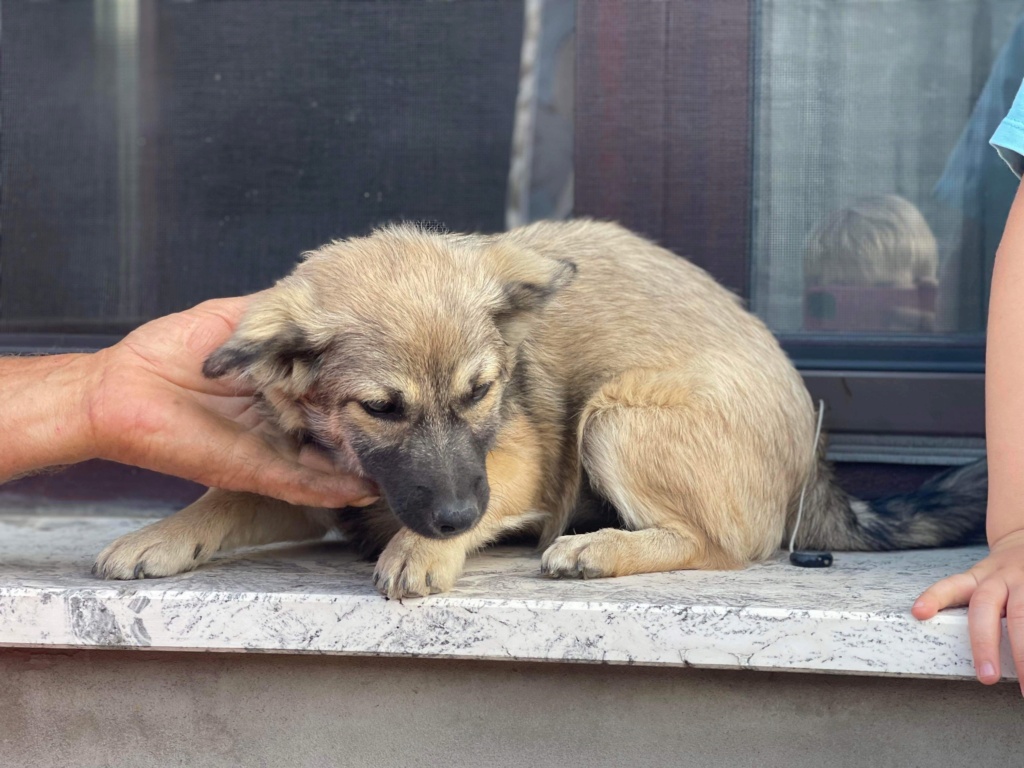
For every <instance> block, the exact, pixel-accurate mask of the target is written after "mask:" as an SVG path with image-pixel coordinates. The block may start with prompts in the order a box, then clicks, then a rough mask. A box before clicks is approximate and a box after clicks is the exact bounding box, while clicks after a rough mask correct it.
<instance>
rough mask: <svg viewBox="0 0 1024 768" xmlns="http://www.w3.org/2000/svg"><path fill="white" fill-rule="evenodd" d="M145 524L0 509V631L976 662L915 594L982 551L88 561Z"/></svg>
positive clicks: (734, 664)
mask: <svg viewBox="0 0 1024 768" xmlns="http://www.w3.org/2000/svg"><path fill="white" fill-rule="evenodd" d="M145 522H146V521H145V520H144V519H140V518H124V517H120V518H118V517H107V518H103V517H19V516H0V646H17V647H63V648H67V647H72V648H96V647H103V648H152V649H164V650H167V649H170V650H189V651H199V650H203V651H271V652H285V653H304V652H305V653H330V654H349V655H373V656H416V657H439V658H461V659H513V660H535V661H571V662H595V663H622V664H644V665H666V666H695V667H721V668H742V669H761V670H779V671H782V670H792V671H804V672H832V673H849V674H861V675H905V676H915V677H939V678H966V677H971V676H972V675H973V668H972V665H971V655H970V646H969V642H968V636H967V617H966V613H965V612H964V611H963V610H962V609H958V610H953V611H949V612H946V613H944V614H941V615H940V616H938V617H937V618H936V619H934V620H932V621H929V622H918V621H916V620H914V619H913V618H912V617H911V616H910V614H909V612H908V608H909V606H910V604H911V603H912V601H913V599H914V597H915V596H916V595H917V594H918V593H919V592H920V591H921V590H922V589H923V588H924V587H926V586H927V585H928V584H930V583H931V582H932V581H934V580H935V579H937V578H939V577H941V576H943V575H945V574H949V573H953V572H955V571H956V570H958V569H962V568H964V567H966V566H968V565H969V564H970V563H972V562H973V561H974V560H976V559H977V558H978V557H979V556H980V555H981V554H982V552H983V550H980V549H959V550H942V551H921V552H904V553H897V554H845V553H837V555H836V562H835V565H834V566H833V567H832V568H830V569H826V570H805V569H800V568H795V567H793V566H790V565H789V564H788V563H787V562H786V561H785V559H784V558H783V557H782V555H781V554H780V556H779V557H778V558H777V559H776V560H774V561H772V562H769V563H767V564H764V565H760V566H756V567H752V568H749V569H747V570H744V571H738V572H718V573H708V572H704V573H697V572H676V573H662V574H654V575H644V576H632V577H627V578H621V579H609V580H594V581H551V580H548V579H546V578H543V577H541V576H540V575H539V572H538V565H539V558H538V556H537V555H536V554H535V553H534V552H533V551H531V550H529V549H522V548H519V549H517V548H503V549H497V550H490V551H488V552H485V553H484V554H482V555H480V556H477V557H475V558H471V559H470V561H469V563H468V566H467V569H466V573H465V575H464V577H463V578H462V580H461V581H460V582H459V584H458V586H457V588H456V589H455V591H453V592H451V593H449V594H446V595H440V596H435V597H431V598H427V599H420V600H407V601H405V602H404V603H401V602H396V601H386V600H384V599H383V598H382V597H380V596H379V595H378V594H377V593H376V592H375V591H374V589H373V587H372V585H371V583H370V578H371V574H372V570H373V567H372V565H371V564H370V563H366V562H362V561H359V560H357V559H356V558H355V557H354V556H353V555H352V554H351V553H349V552H348V550H347V549H346V548H345V546H344V545H343V544H341V543H323V544H317V545H307V546H301V547H284V548H276V549H271V550H265V551H262V552H258V553H249V554H246V555H244V556H238V557H232V558H226V559H223V560H220V561H215V562H214V563H213V564H211V565H208V566H206V567H204V568H202V569H200V570H198V571H196V572H194V573H190V574H185V575H182V576H177V577H174V578H169V579H152V580H146V581H138V582H109V581H100V580H97V579H96V578H94V577H92V576H91V575H90V574H89V567H90V565H91V563H92V558H93V557H94V556H95V554H96V553H97V552H99V551H100V549H101V548H102V547H103V546H105V545H106V544H107V543H108V542H109V541H111V540H112V539H114V538H115V537H116V536H119V535H121V534H123V533H126V532H128V531H130V530H133V529H135V528H137V527H140V526H141V525H142V524H144V523H145ZM1004 670H1012V664H1010V663H1009V656H1008V655H1007V656H1006V658H1005V660H1004Z"/></svg>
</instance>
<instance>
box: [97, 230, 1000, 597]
mask: <svg viewBox="0 0 1024 768" xmlns="http://www.w3.org/2000/svg"><path fill="white" fill-rule="evenodd" d="M205 372H206V373H207V375H209V376H224V375H228V374H236V375H240V376H243V377H245V378H246V379H247V380H248V381H249V382H250V383H252V384H253V385H255V387H256V389H257V390H258V391H259V392H260V393H261V395H262V399H263V404H264V407H265V408H266V410H267V412H268V414H269V415H270V416H271V417H272V418H273V421H274V423H276V424H277V425H278V428H279V430H280V436H283V437H284V438H286V439H289V440H294V441H296V442H297V443H300V444H302V443H306V444H309V443H312V444H314V445H317V446H319V447H321V448H322V449H323V450H324V451H325V452H327V453H329V454H330V455H332V456H333V457H334V458H335V460H336V462H337V463H338V464H339V465H345V466H350V467H353V468H355V469H356V470H357V471H359V472H361V473H363V474H365V475H367V476H369V477H371V478H372V479H373V480H375V481H376V482H377V484H378V485H379V486H380V488H381V490H382V494H383V498H382V500H381V501H380V502H378V503H377V504H375V505H373V506H372V507H369V508H365V509H345V510H337V511H328V510H312V509H297V508H294V507H289V505H287V504H285V503H283V502H278V501H273V500H270V499H266V498H260V497H254V496H250V495H244V494H238V493H229V492H224V491H219V490H211V491H210V492H209V493H207V494H206V495H205V496H203V497H202V498H201V499H200V500H199V501H197V502H196V503H194V504H193V505H191V506H190V507H188V508H187V509H184V510H182V511H181V512H179V513H177V514H175V515H172V516H170V517H169V518H167V519H165V520H162V521H160V522H157V523H154V524H152V525H150V526H149V527H147V528H144V529H143V530H141V531H138V532H136V533H133V534H129V535H128V536H125V537H123V538H121V539H119V540H118V541H116V542H114V543H113V544H112V545H111V546H110V547H108V548H107V549H106V551H104V552H103V553H102V554H101V555H100V557H99V559H98V561H97V571H98V572H99V573H100V574H102V575H103V576H106V577H109V578H119V579H130V578H140V577H144V576H145V577H149V576H165V575H169V574H174V573H179V572H181V571H184V570H188V569H190V568H194V567H195V566H197V565H198V564H200V563H202V562H205V561H206V560H208V559H209V558H210V557H212V556H213V555H214V554H215V553H217V552H219V551H225V550H229V549H233V548H236V547H242V546H251V545H260V544H268V543H271V542H278V541H300V540H308V539H315V538H318V537H321V536H323V535H324V534H325V533H326V532H327V531H329V530H330V529H332V528H340V529H341V530H342V531H343V532H345V533H346V534H347V535H348V536H349V538H351V539H352V540H353V541H354V542H355V544H356V545H357V546H358V547H360V548H361V549H362V550H363V551H364V552H367V553H373V552H377V551H380V549H381V548H383V553H382V554H381V555H380V559H379V561H378V565H377V573H376V576H375V581H376V582H377V584H378V587H379V589H380V590H381V591H382V592H383V593H384V594H385V595H387V596H389V597H404V596H412V595H426V594H430V593H433V592H440V591H444V590H447V589H450V588H451V587H452V586H453V585H454V584H455V581H456V580H457V579H458V577H459V574H460V572H461V571H462V567H463V564H464V562H465V558H466V555H467V554H468V553H470V552H472V551H473V550H475V549H478V548H479V547H482V546H484V545H486V544H487V543H488V542H491V541H493V540H495V539H496V538H497V537H499V536H501V535H502V534H504V533H506V532H509V531H524V530H525V531H530V532H535V533H536V534H537V535H539V537H540V541H541V544H542V545H543V546H545V547H546V548H547V549H546V551H545V552H544V556H543V560H542V565H541V567H542V570H543V571H544V572H545V573H547V574H548V575H550V576H555V577H579V576H583V577H587V578H590V577H602V576H621V575H626V574H633V573H644V572H652V571H667V570H674V569H681V568H711V569H717V568H739V567H742V566H743V565H745V564H747V563H749V562H751V561H756V560H759V559H763V558H765V557H768V556H769V555H771V554H772V553H773V552H775V551H776V550H777V549H778V548H779V545H780V543H781V542H782V541H783V537H784V536H785V535H786V532H787V527H788V526H789V525H790V524H791V522H792V520H793V517H794V515H795V511H796V503H797V499H798V497H799V494H800V489H801V485H802V484H803V483H804V482H805V481H808V482H809V486H808V492H807V502H806V509H805V513H804V523H803V526H802V527H801V530H800V536H799V539H798V541H799V543H800V544H801V545H802V546H815V547H827V548H835V549H842V548H846V549H889V548H900V547H914V546H936V545H941V544H953V543H962V542H966V541H981V540H982V539H983V536H984V522H983V517H984V508H985V468H984V465H983V464H980V465H976V466H974V467H971V468H968V469H964V470H959V471H956V472H953V473H947V475H945V476H941V477H940V478H938V479H937V480H936V481H933V483H932V484H931V486H929V487H928V488H926V489H923V490H922V492H921V493H919V494H917V495H912V496H909V497H900V498H893V499H889V500H887V501H886V502H884V503H883V504H881V505H878V506H875V507H872V506H869V505H868V504H866V503H864V502H858V501H852V502H851V501H850V500H849V499H848V498H847V497H846V495H845V494H843V493H842V491H840V490H839V489H838V488H836V487H835V486H834V485H833V483H832V480H831V475H830V472H829V470H828V467H827V465H825V464H824V462H823V461H820V460H818V461H814V462H811V461H810V457H811V455H812V452H813V448H814V446H812V442H813V439H814V409H813V407H812V404H811V400H810V397H809V396H808V393H807V391H806V389H805V388H804V385H803V383H802V380H801V378H800V376H799V374H798V373H797V372H796V370H795V369H794V368H793V366H792V365H791V364H790V363H789V360H788V359H787V358H786V355H785V354H784V353H783V351H782V350H781V349H780V347H779V345H778V344H777V342H776V341H775V339H774V338H773V337H772V335H771V333H769V331H768V329H767V328H766V327H765V326H764V325H763V324H762V323H761V321H760V320H758V319H757V318H755V317H754V316H753V315H751V314H750V313H748V312H747V311H745V310H744V309H743V308H742V307H741V306H740V303H739V301H738V300H737V299H736V298H735V297H734V296H732V295H731V294H730V293H728V292H727V291H726V290H725V289H723V288H722V287H721V286H719V285H718V284H716V283H715V282H714V280H712V278H711V277H710V276H709V275H707V274H706V273H705V272H703V271H702V270H700V269H698V268H697V267H695V266H694V265H692V264H690V263H688V262H687V261H685V260H683V259H681V258H678V257H676V256H674V255H672V254H671V253H669V252H668V251H665V250H663V249H661V248H658V247H657V246H655V245H653V244H651V243H650V242H648V241H646V240H643V239H641V238H639V237H637V236H636V235H633V234H631V233H629V232H627V231H626V230H624V229H622V228H620V227H618V226H616V225H613V224H604V223H596V222H592V221H575V222H569V223H540V224H535V225H532V226H528V227H524V228H522V229H517V230H514V231H512V232H509V233H507V234H501V235H494V236H466V235H449V234H437V233H428V232H424V231H421V230H419V229H416V228H414V227H411V226H399V227H392V228H388V229H383V230H381V231H378V232H376V233H375V234H374V235H372V236H371V237H367V238H360V239H352V240H348V241H344V242H336V243H332V244H330V245H327V246H324V247H323V248H321V249H320V250H318V251H316V252H315V253H312V254H309V255H308V257H307V258H306V260H305V261H304V262H303V263H302V264H300V265H299V267H298V268H297V269H296V270H295V272H294V273H293V274H292V275H290V276H289V277H287V278H285V279H284V280H282V281H280V282H279V283H278V284H277V285H276V286H275V287H274V288H273V289H271V290H269V291H267V292H266V293H264V294H263V295H261V297H260V298H259V299H258V300H257V301H256V302H255V303H254V305H253V306H252V308H251V309H250V311H249V312H248V314H247V315H246V317H245V319H244V320H243V322H242V323H241V325H240V327H239V328H238V330H237V332H236V333H235V335H234V336H233V337H232V339H231V340H230V341H229V342H228V343H227V344H225V345H224V346H223V347H222V348H221V349H220V350H218V351H217V352H215V353H214V354H213V355H212V356H211V358H210V359H209V360H208V361H207V364H206V366H205ZM818 453H819V455H820V454H821V453H823V450H822V449H820V448H819V450H818ZM602 510H604V511H606V512H609V513H610V514H611V515H612V516H613V520H614V519H615V518H617V521H618V527H608V528H603V529H600V530H597V531H596V532H592V533H587V534H580V535H572V536H565V535H562V534H564V533H565V531H566V530H568V529H569V526H570V524H572V523H574V522H575V521H577V520H579V519H580V518H583V517H592V516H593V514H594V513H595V512H598V513H600V512H601V511H602ZM939 512H941V513H942V514H937V513H939Z"/></svg>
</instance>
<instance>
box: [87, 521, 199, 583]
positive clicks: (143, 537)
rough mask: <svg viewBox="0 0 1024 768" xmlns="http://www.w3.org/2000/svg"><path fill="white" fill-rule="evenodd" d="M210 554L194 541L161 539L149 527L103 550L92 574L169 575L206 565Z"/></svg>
mask: <svg viewBox="0 0 1024 768" xmlns="http://www.w3.org/2000/svg"><path fill="white" fill-rule="evenodd" d="M151 528H154V529H155V530H151ZM210 552H212V548H211V547H209V546H207V545H206V544H204V543H202V542H197V541H196V540H195V539H194V538H191V537H181V536H177V537H176V536H173V535H166V536H165V535H163V534H162V533H161V531H160V530H159V528H158V527H157V526H150V528H143V529H142V530H141V531H135V532H134V533H129V534H128V535H126V536H122V537H121V538H119V539H117V540H116V541H115V542H113V543H112V544H111V545H110V546H108V547H107V548H106V549H105V550H103V552H101V553H100V556H99V557H97V558H96V562H95V563H94V564H93V567H92V573H93V575H94V576H99V577H100V578H104V579H123V580H131V579H147V578H157V577H161V576H173V575H174V574H176V573H182V572H184V571H188V570H191V569H193V568H195V567H196V566H197V565H199V564H201V563H203V562H206V560H208V559H209V555H208V554H207V553H210Z"/></svg>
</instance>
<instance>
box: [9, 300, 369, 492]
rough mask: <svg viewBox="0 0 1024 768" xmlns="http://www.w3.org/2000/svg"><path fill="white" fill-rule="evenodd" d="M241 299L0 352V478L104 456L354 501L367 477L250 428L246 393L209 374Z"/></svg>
mask: <svg viewBox="0 0 1024 768" xmlns="http://www.w3.org/2000/svg"><path fill="white" fill-rule="evenodd" d="M246 304H247V299H245V298H238V299H219V300H215V301H209V302H206V303H204V304H200V305H199V306H197V307H194V308H193V309H190V310H187V311H186V312H181V313H178V314H175V315H169V316H167V317H163V318H159V319H157V320H154V321H152V322H150V323H147V324H145V325H143V326H142V327H140V328H138V329H137V330H135V331H134V332H132V333H131V334H129V335H128V336H127V337H125V339H124V340H122V341H121V342H119V343H118V344H116V345H114V346H113V347H110V348H109V349H105V350H101V351H100V352H96V353H94V354H88V355H84V354H83V355H53V356H46V357H30V358H0V482H3V481H5V480H8V479H10V478H12V477H15V476H18V475H20V474H24V473H26V472H30V471H33V470H36V469H41V468H44V467H49V466H54V465H60V464H70V463H75V462H79V461H84V460H86V459H91V458H103V459H110V460H113V461H119V462H122V463H126V464H133V465H136V466H140V467H144V468H146V469H152V470H155V471H158V472H164V473H167V474H172V475H177V476H179V477H184V478H186V479H189V480H194V481H196V482H199V483H202V484H204V485H209V486H214V487H219V488H224V489H227V490H238V491H251V492H255V493H261V494H264V495H268V496H274V497H276V498H280V499H284V500H285V501H290V502H292V503H296V504H306V505H311V506H345V505H348V504H361V503H365V502H366V501H367V500H368V499H371V498H373V497H374V496H375V494H376V493H377V492H376V490H375V489H374V488H373V486H372V484H370V483H368V482H367V481H365V480H362V479H359V478H356V477H354V476H352V475H350V474H347V473H345V472H342V471H339V470H337V469H335V468H333V467H331V466H329V465H328V464H327V462H326V461H325V460H324V459H323V458H322V457H318V456H316V455H314V454H311V453H309V452H305V453H303V454H302V455H300V454H298V453H296V452H294V451H292V450H290V449H288V448H287V447H286V446H280V445H276V446H272V445H271V444H270V443H269V442H267V441H266V440H264V439H263V438H262V437H260V436H259V429H258V427H259V425H260V421H261V420H260V416H259V414H258V412H257V411H256V409H254V408H253V407H252V406H253V403H252V397H251V394H252V393H251V392H248V391H245V390H244V389H241V388H240V387H239V385H238V384H237V383H225V382H221V381H211V380H208V379H206V378H205V377H204V376H203V375H202V372H201V367H202V363H203V360H204V359H205V358H206V356H207V355H209V353H210V352H212V351H213V350H214V349H216V348H217V347H218V346H220V345H221V344H222V343H223V342H224V341H226V340H227V338H228V337H229V336H230V334H231V332H232V331H233V329H234V327H235V325H236V324H237V323H238V320H239V319H240V318H241V315H242V312H243V311H244V309H245V306H246Z"/></svg>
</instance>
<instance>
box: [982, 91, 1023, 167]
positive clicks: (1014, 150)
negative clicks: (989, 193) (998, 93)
mask: <svg viewBox="0 0 1024 768" xmlns="http://www.w3.org/2000/svg"><path fill="white" fill-rule="evenodd" d="M989 143H990V144H991V145H992V146H993V147H995V149H996V152H998V153H999V156H1000V157H1001V158H1003V160H1005V161H1006V164H1007V165H1008V166H1010V170H1011V171H1013V173H1014V175H1016V176H1017V178H1018V179H1019V178H1020V177H1021V174H1022V173H1024V86H1022V87H1021V88H1020V90H1018V91H1017V96H1016V98H1015V99H1014V100H1013V106H1011V107H1010V111H1009V112H1008V113H1007V115H1006V117H1004V118H1003V121H1002V122H1001V123H1000V124H999V127H998V128H996V132H995V133H994V134H992V138H991V140H990V141H989Z"/></svg>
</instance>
